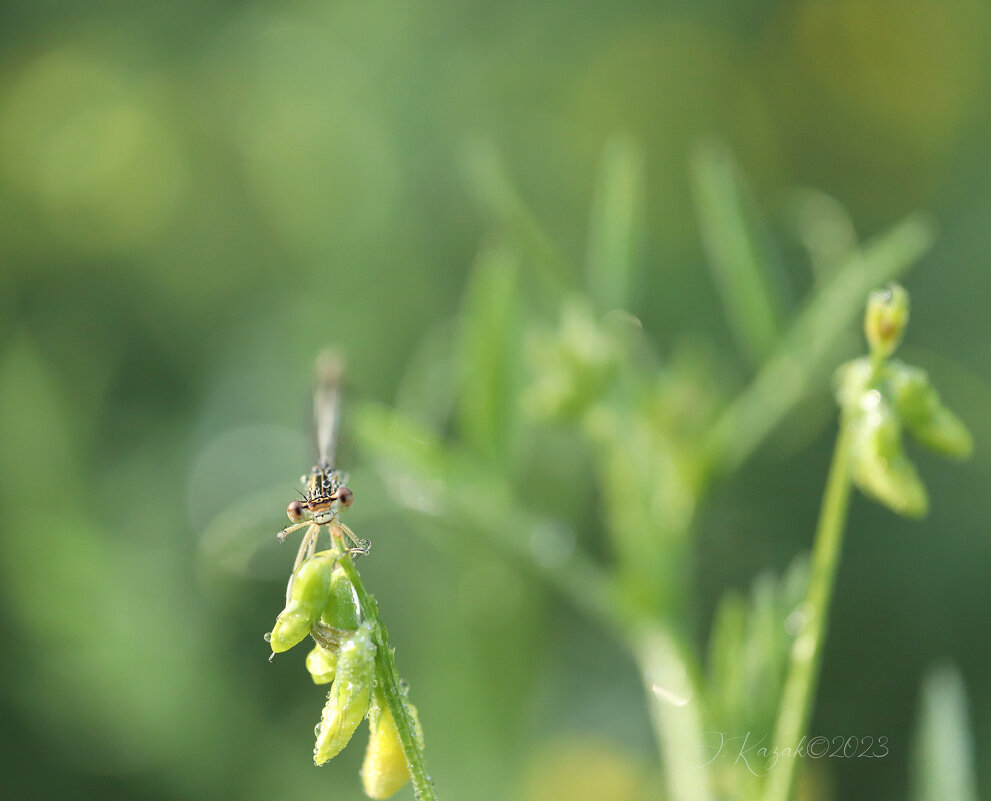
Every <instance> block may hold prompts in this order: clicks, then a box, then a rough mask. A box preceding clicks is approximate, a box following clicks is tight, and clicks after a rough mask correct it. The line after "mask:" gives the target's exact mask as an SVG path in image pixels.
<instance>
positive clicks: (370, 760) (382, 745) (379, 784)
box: [361, 693, 423, 799]
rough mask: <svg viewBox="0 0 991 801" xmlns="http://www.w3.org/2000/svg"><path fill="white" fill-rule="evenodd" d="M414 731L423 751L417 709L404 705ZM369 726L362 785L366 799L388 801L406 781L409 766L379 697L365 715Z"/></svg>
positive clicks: (387, 709) (394, 722) (390, 717)
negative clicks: (369, 733)
mask: <svg viewBox="0 0 991 801" xmlns="http://www.w3.org/2000/svg"><path fill="white" fill-rule="evenodd" d="M406 709H407V710H408V711H409V713H410V716H411V717H412V718H413V724H414V727H415V730H416V734H417V739H418V740H419V741H420V747H421V748H422V747H423V735H422V733H421V731H420V723H419V720H417V715H416V708H415V707H413V706H412V705H411V704H407V705H406ZM368 723H369V726H370V728H371V737H369V739H368V748H367V749H366V750H365V761H364V762H363V763H362V765H361V782H362V785H363V786H364V788H365V795H367V796H368V797H369V798H374V799H383V798H388V797H389V796H391V795H392V794H393V793H395V792H396V791H397V790H398V789H399V788H400V787H402V786H403V785H404V784H406V782H407V781H409V765H408V764H407V762H406V755H405V753H404V752H403V744H402V741H401V740H400V739H399V730H398V729H397V728H396V721H395V719H394V718H393V717H392V712H391V711H390V710H389V707H388V706H386V704H385V699H384V698H382V697H381V696H380V695H379V694H378V693H376V694H375V701H374V703H373V704H372V707H371V709H369V711H368Z"/></svg>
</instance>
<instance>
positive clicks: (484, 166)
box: [463, 141, 574, 290]
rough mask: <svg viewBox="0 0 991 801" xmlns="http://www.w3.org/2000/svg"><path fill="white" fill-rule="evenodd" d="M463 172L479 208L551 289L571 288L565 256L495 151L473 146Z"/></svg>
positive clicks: (479, 144)
mask: <svg viewBox="0 0 991 801" xmlns="http://www.w3.org/2000/svg"><path fill="white" fill-rule="evenodd" d="M463 168H464V172H465V174H466V180H467V182H468V188H469V190H470V191H471V193H472V195H473V196H474V198H475V201H476V202H477V203H478V205H479V207H480V208H481V209H482V211H483V212H485V213H486V214H487V215H488V216H489V217H490V218H491V220H492V222H493V223H494V224H495V225H496V226H497V227H498V229H499V230H500V231H501V232H502V233H505V234H506V235H508V236H510V237H511V238H512V240H513V241H514V242H517V243H519V245H520V247H521V248H522V249H523V254H524V255H526V256H527V257H528V260H529V261H531V262H532V264H533V266H534V267H536V269H537V270H538V271H539V273H540V274H541V276H542V277H543V278H544V280H545V281H546V283H547V284H548V286H550V287H551V288H553V289H555V290H561V289H562V288H564V287H568V286H571V285H572V284H573V283H574V279H573V277H572V275H571V273H570V270H569V268H568V266H567V262H566V260H565V258H564V255H563V254H562V253H561V250H560V248H559V247H558V246H557V245H556V244H555V243H554V241H553V240H552V239H551V238H550V237H549V236H548V235H547V233H546V232H545V231H544V230H543V228H542V227H541V225H540V223H539V222H538V221H537V219H536V217H535V216H534V214H533V212H532V211H530V209H529V208H527V206H526V204H525V203H524V202H523V200H522V199H521V198H520V196H519V193H517V191H516V189H515V187H514V186H513V185H512V183H511V182H510V179H509V176H508V175H507V174H506V168H505V165H504V164H503V162H502V159H501V158H500V157H499V154H498V153H497V152H496V149H495V148H494V147H493V146H492V145H491V144H489V143H488V142H484V141H480V142H474V143H472V145H471V146H470V147H468V149H467V150H466V153H465V156H464V158H463Z"/></svg>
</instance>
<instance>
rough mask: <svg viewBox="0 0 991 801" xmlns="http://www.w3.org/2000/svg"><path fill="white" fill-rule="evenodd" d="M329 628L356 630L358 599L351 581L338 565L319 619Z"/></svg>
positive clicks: (332, 576) (332, 575)
mask: <svg viewBox="0 0 991 801" xmlns="http://www.w3.org/2000/svg"><path fill="white" fill-rule="evenodd" d="M320 619H321V620H322V621H323V622H324V623H326V624H327V625H328V626H330V627H331V628H335V629H346V630H347V631H353V630H354V629H356V628H358V599H357V598H356V597H355V594H354V587H353V586H352V585H351V580H350V579H349V578H348V577H347V575H346V574H345V572H344V568H343V567H341V566H340V565H338V566H337V567H336V568H335V569H334V572H333V573H332V574H331V577H330V596H329V597H328V598H327V606H326V607H325V608H324V610H323V615H322V616H321V618H320Z"/></svg>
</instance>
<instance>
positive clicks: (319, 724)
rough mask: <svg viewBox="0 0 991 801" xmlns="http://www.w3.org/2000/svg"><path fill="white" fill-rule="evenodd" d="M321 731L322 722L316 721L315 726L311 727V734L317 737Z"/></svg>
mask: <svg viewBox="0 0 991 801" xmlns="http://www.w3.org/2000/svg"><path fill="white" fill-rule="evenodd" d="M322 731H323V723H318V724H317V725H316V726H314V727H313V736H314V737H319V736H320V732H322Z"/></svg>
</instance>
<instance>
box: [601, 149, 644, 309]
mask: <svg viewBox="0 0 991 801" xmlns="http://www.w3.org/2000/svg"><path fill="white" fill-rule="evenodd" d="M643 171H644V156H643V151H642V150H641V149H640V147H638V146H637V144H636V143H635V142H633V141H632V140H630V139H628V138H626V137H621V136H617V137H613V138H612V139H610V140H609V141H608V142H607V143H606V148H605V152H604V153H603V155H602V167H601V170H600V173H599V184H598V188H597V191H596V197H595V204H594V206H593V208H592V222H591V230H590V232H589V254H588V292H589V295H590V296H591V298H592V302H593V303H595V307H596V309H597V310H598V311H599V312H600V313H605V312H608V311H611V310H612V309H626V308H628V307H629V305H630V300H631V292H632V290H633V284H634V271H635V269H636V259H637V255H638V254H637V245H638V235H639V228H640V224H641V220H642V208H641V206H642V204H643V191H644V188H643Z"/></svg>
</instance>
